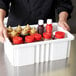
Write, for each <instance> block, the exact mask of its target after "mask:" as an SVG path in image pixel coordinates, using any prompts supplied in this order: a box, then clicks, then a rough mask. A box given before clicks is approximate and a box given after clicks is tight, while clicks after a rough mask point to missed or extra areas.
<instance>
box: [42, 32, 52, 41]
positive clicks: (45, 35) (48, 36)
mask: <svg viewBox="0 0 76 76" xmlns="http://www.w3.org/2000/svg"><path fill="white" fill-rule="evenodd" d="M51 37H52V35H51V33H48V32H44V33H43V38H44V40H49V39H51Z"/></svg>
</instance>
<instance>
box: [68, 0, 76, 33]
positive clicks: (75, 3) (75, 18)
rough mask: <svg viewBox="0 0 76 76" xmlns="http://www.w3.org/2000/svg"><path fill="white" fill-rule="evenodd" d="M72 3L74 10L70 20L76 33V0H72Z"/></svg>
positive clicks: (73, 31)
mask: <svg viewBox="0 0 76 76" xmlns="http://www.w3.org/2000/svg"><path fill="white" fill-rule="evenodd" d="M72 3H73V6H74V10H73V12H72V17H71V19H70V20H69V21H68V22H69V25H70V27H71V32H72V33H76V0H72Z"/></svg>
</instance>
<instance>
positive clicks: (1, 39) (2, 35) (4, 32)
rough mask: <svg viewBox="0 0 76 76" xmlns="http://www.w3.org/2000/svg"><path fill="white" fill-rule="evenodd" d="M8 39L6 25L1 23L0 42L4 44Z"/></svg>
mask: <svg viewBox="0 0 76 76" xmlns="http://www.w3.org/2000/svg"><path fill="white" fill-rule="evenodd" d="M6 37H7V30H6V28H5V26H4V24H3V23H0V42H1V43H4V41H5V38H6Z"/></svg>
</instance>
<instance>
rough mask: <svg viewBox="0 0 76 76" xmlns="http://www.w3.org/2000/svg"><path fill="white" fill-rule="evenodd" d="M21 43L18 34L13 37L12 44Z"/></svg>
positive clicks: (21, 40)
mask: <svg viewBox="0 0 76 76" xmlns="http://www.w3.org/2000/svg"><path fill="white" fill-rule="evenodd" d="M22 43H23V39H22V37H19V36H15V37H13V44H22Z"/></svg>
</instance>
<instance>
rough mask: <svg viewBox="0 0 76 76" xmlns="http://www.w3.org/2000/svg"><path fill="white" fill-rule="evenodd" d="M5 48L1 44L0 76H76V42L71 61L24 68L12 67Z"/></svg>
mask: <svg viewBox="0 0 76 76" xmlns="http://www.w3.org/2000/svg"><path fill="white" fill-rule="evenodd" d="M74 35H75V37H76V34H74ZM3 47H4V46H3V44H0V76H76V40H73V41H72V44H71V53H70V57H69V59H64V60H59V61H53V62H46V63H40V64H34V65H28V66H22V67H13V66H12V65H10V63H9V61H8V59H7V57H6V56H5V54H4V49H3Z"/></svg>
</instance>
